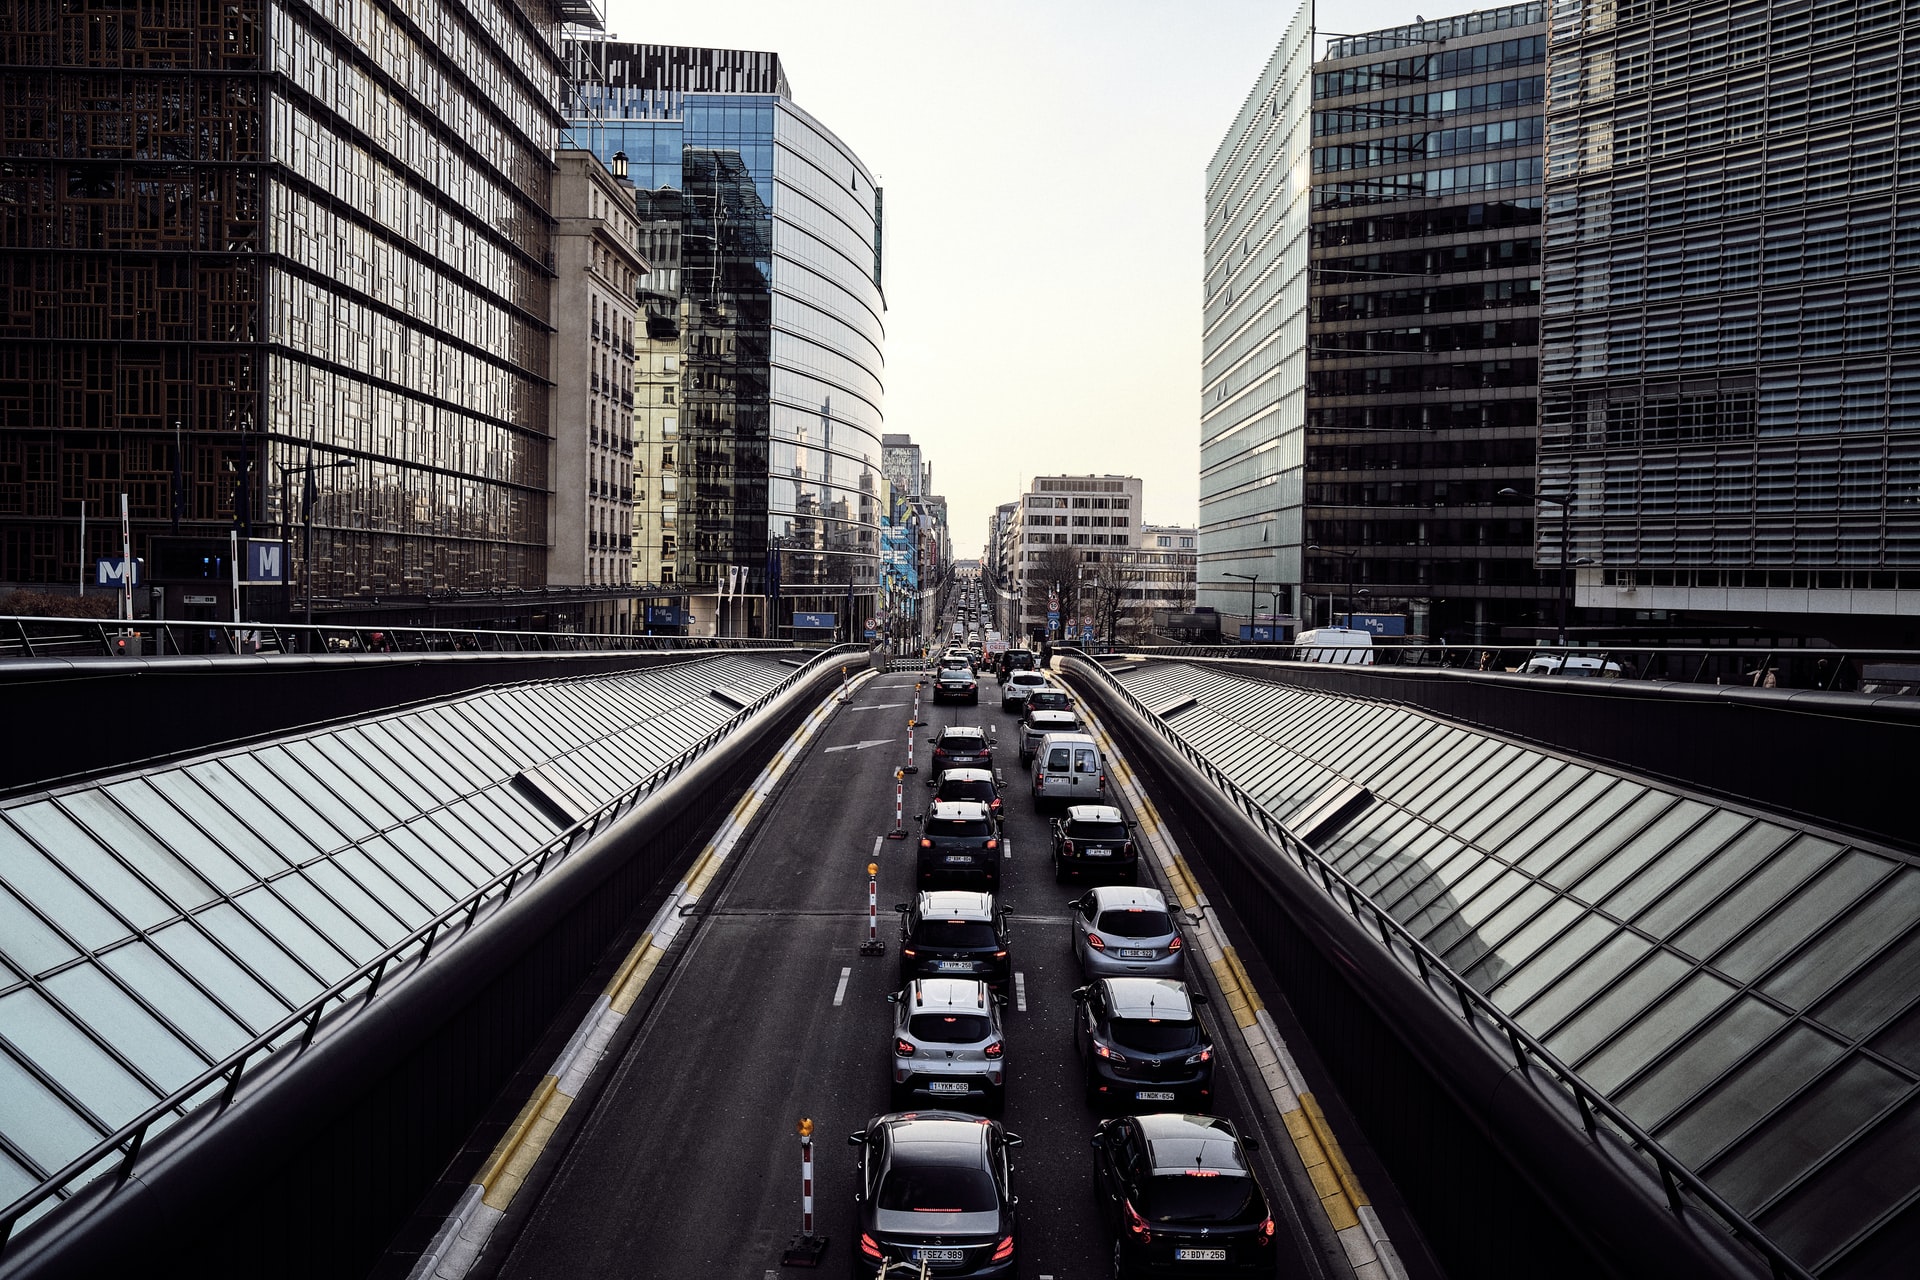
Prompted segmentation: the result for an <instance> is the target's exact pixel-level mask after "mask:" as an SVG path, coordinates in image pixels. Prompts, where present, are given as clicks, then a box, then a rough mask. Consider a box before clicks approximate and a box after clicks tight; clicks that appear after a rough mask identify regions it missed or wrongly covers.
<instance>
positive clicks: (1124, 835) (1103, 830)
mask: <svg viewBox="0 0 1920 1280" xmlns="http://www.w3.org/2000/svg"><path fill="white" fill-rule="evenodd" d="M1069 876H1099V877H1101V878H1102V879H1107V880H1117V881H1119V882H1120V883H1122V884H1132V883H1134V881H1135V880H1137V879H1138V878H1139V858H1138V856H1137V855H1136V854H1135V853H1134V849H1133V824H1132V823H1130V822H1128V821H1127V820H1126V817H1125V816H1124V815H1122V814H1121V812H1120V810H1118V809H1116V808H1114V807H1113V806H1112V805H1110V804H1076V805H1073V806H1071V807H1069V808H1068V809H1067V816H1066V817H1064V818H1058V819H1055V821H1054V824H1053V878H1054V880H1055V881H1061V880H1065V879H1066V878H1067V877H1069Z"/></svg>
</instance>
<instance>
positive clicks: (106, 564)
mask: <svg viewBox="0 0 1920 1280" xmlns="http://www.w3.org/2000/svg"><path fill="white" fill-rule="evenodd" d="M126 563H127V562H126V561H125V560H122V559H121V558H120V557H118V556H115V557H114V558H113V559H111V560H108V559H105V558H102V559H100V560H96V561H95V562H94V565H93V585H94V586H96V587H118V586H122V585H126V583H125V582H124V575H125V565H126ZM131 585H133V586H136V587H137V586H139V585H140V561H139V560H137V559H136V560H135V561H134V562H133V582H132V584H131Z"/></svg>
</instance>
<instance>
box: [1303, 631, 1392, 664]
mask: <svg viewBox="0 0 1920 1280" xmlns="http://www.w3.org/2000/svg"><path fill="white" fill-rule="evenodd" d="M1293 646H1294V648H1293V657H1294V661H1296V662H1344V663H1351V664H1353V665H1356V666H1364V667H1370V666H1372V665H1373V632H1371V631H1365V630H1362V629H1361V628H1359V627H1315V628H1314V629H1313V630H1311V631H1302V632H1301V633H1300V634H1299V635H1297V636H1295V637H1294V641H1293Z"/></svg>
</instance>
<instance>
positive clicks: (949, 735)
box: [932, 724, 993, 774]
mask: <svg viewBox="0 0 1920 1280" xmlns="http://www.w3.org/2000/svg"><path fill="white" fill-rule="evenodd" d="M932 742H933V760H932V765H933V771H934V772H935V773H936V774H938V773H939V772H940V771H941V770H943V769H991V768H993V743H992V742H991V741H989V740H988V738H987V735H986V734H984V733H982V732H981V731H980V729H979V728H978V727H977V726H974V725H967V724H954V725H948V726H947V727H946V728H944V729H942V730H941V731H940V732H939V733H936V734H934V735H933V738H932Z"/></svg>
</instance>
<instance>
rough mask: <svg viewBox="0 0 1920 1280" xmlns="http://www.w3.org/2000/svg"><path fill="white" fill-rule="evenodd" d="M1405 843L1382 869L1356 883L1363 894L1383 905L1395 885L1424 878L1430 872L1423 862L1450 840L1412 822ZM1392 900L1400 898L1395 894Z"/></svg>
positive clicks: (1378, 867)
mask: <svg viewBox="0 0 1920 1280" xmlns="http://www.w3.org/2000/svg"><path fill="white" fill-rule="evenodd" d="M1400 834H1401V836H1402V838H1404V839H1405V841H1406V843H1405V844H1404V845H1403V846H1402V847H1400V848H1398V849H1394V850H1391V851H1390V853H1389V855H1388V856H1387V857H1385V858H1383V859H1382V860H1381V861H1380V863H1379V865H1377V866H1375V867H1374V868H1373V870H1372V871H1370V872H1369V873H1368V874H1367V876H1366V878H1365V879H1356V880H1355V881H1354V883H1355V884H1356V885H1358V886H1359V887H1360V890H1361V892H1363V893H1365V894H1367V895H1368V896H1369V897H1371V898H1373V899H1374V900H1375V901H1376V902H1383V901H1385V898H1384V897H1383V896H1382V894H1383V890H1384V889H1385V888H1386V887H1387V886H1389V885H1392V884H1394V883H1396V882H1399V881H1404V880H1405V879H1406V878H1407V877H1408V876H1409V875H1425V874H1426V873H1427V871H1429V870H1431V868H1430V867H1429V866H1428V865H1427V864H1426V863H1425V862H1424V861H1423V859H1424V858H1425V856H1426V854H1427V851H1428V850H1430V849H1433V848H1434V847H1435V846H1437V845H1438V844H1440V842H1441V841H1443V840H1445V839H1446V838H1447V837H1446V835H1445V834H1444V833H1443V832H1439V831H1435V830H1434V829H1433V828H1432V827H1429V826H1427V825H1426V824H1425V823H1422V822H1417V821H1416V822H1410V823H1408V824H1407V827H1406V829H1405V830H1404V831H1402V832H1401V833H1400ZM1392 896H1395V897H1397V896H1399V894H1398V890H1395V891H1394V893H1393V895H1392Z"/></svg>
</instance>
